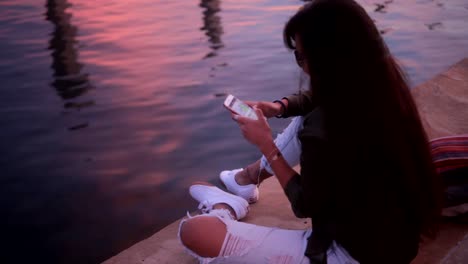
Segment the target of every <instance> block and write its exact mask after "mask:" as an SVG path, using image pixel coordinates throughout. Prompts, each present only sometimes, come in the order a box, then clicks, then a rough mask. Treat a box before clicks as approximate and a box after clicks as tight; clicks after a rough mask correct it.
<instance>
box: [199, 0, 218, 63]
mask: <svg viewBox="0 0 468 264" xmlns="http://www.w3.org/2000/svg"><path fill="white" fill-rule="evenodd" d="M220 4H221V3H220V0H202V1H201V3H200V6H201V7H202V8H204V10H203V27H202V28H201V30H203V31H205V35H207V36H208V41H209V42H210V43H211V44H210V48H211V49H212V50H211V52H209V53H208V54H206V56H205V58H209V57H213V56H216V55H217V54H216V51H217V50H218V49H220V48H222V47H224V45H223V42H222V40H221V35H222V34H223V27H222V26H221V17H220V16H219V15H217V13H218V12H219V11H220V10H221V8H220Z"/></svg>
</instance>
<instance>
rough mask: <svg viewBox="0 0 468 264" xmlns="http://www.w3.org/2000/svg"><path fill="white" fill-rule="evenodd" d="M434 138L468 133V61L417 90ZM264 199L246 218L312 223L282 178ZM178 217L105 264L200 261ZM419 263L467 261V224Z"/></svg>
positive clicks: (426, 249)
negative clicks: (182, 239) (300, 214)
mask: <svg viewBox="0 0 468 264" xmlns="http://www.w3.org/2000/svg"><path fill="white" fill-rule="evenodd" d="M412 92H413V96H414V98H415V100H416V103H417V105H418V108H419V110H420V113H421V116H422V118H423V123H424V126H425V129H426V130H427V133H428V135H429V137H430V138H431V139H432V138H436V137H442V136H450V135H456V134H468V59H464V60H462V61H461V62H459V63H457V64H456V65H454V66H453V67H451V68H450V69H448V70H447V71H446V72H444V73H442V74H440V75H438V76H436V77H435V78H434V79H432V80H430V81H428V82H426V83H425V84H423V85H420V86H418V87H416V88H414V89H413V90H412ZM260 192H261V198H260V201H259V202H258V203H257V204H254V205H252V206H251V210H250V213H249V215H248V217H247V218H246V219H245V220H244V221H245V222H249V223H254V224H258V225H265V226H277V227H281V228H290V229H303V228H306V227H309V226H310V222H309V221H306V220H304V219H297V218H296V217H295V216H294V215H293V213H292V211H291V207H290V204H289V202H288V200H287V199H286V196H285V195H284V193H283V190H282V189H281V187H280V185H279V183H278V181H277V180H276V179H275V178H274V177H272V178H270V179H268V180H266V181H265V182H264V183H262V186H261V187H260ZM179 222H180V220H179V221H176V222H174V223H172V224H171V225H169V226H167V227H166V228H164V229H162V230H161V231H159V232H158V233H156V234H154V235H153V236H151V237H150V238H148V239H146V240H143V241H141V242H139V243H137V244H135V245H133V246H132V247H130V248H129V249H127V250H124V251H123V252H121V253H120V254H118V255H116V256H114V257H112V258H110V259H109V260H107V261H105V262H104V263H106V264H124V263H125V264H137V263H154V264H156V263H158V264H165V263H171V264H172V263H196V261H195V259H193V258H192V257H190V256H189V255H188V254H186V253H185V252H184V250H183V248H182V246H181V245H180V244H179V241H178V238H177V229H178V225H179ZM413 263H414V264H432V263H443V264H455V263H457V264H462V263H468V225H460V224H454V223H444V224H443V226H442V229H441V231H440V235H439V236H438V238H437V239H436V240H433V241H426V242H424V243H423V245H422V247H421V249H420V252H419V254H418V256H417V258H416V259H415V260H414V261H413Z"/></svg>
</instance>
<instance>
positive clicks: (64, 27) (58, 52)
mask: <svg viewBox="0 0 468 264" xmlns="http://www.w3.org/2000/svg"><path fill="white" fill-rule="evenodd" d="M69 6H70V4H69V3H68V2H67V0H47V3H46V8H47V12H46V19H47V20H49V21H50V22H51V23H52V24H54V26H55V28H54V31H53V32H52V34H51V36H52V38H51V39H50V41H49V49H50V50H52V60H53V62H52V66H51V67H52V69H53V70H54V81H53V82H52V86H54V87H55V89H56V90H57V93H58V94H59V95H60V96H61V97H62V98H63V99H73V98H76V97H78V96H80V95H82V94H84V93H86V92H87V91H88V90H89V89H90V88H91V85H90V83H89V80H88V75H87V74H83V73H81V69H82V68H83V65H81V64H80V63H79V62H78V50H77V49H76V47H75V45H76V44H77V41H76V40H75V37H76V34H77V28H76V27H75V26H73V25H72V24H71V21H70V20H71V14H69V13H67V12H66V9H67V8H68V7H69ZM89 105H92V102H85V103H71V102H69V103H67V104H65V107H78V108H81V107H84V106H89Z"/></svg>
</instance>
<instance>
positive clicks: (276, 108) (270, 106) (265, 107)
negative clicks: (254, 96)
mask: <svg viewBox="0 0 468 264" xmlns="http://www.w3.org/2000/svg"><path fill="white" fill-rule="evenodd" d="M245 103H246V104H248V105H249V106H251V107H254V106H256V107H257V108H258V109H260V110H262V112H263V115H264V116H265V117H266V118H270V117H274V116H277V115H281V114H283V109H282V107H281V105H280V104H278V103H272V102H264V101H260V102H257V101H247V102H245Z"/></svg>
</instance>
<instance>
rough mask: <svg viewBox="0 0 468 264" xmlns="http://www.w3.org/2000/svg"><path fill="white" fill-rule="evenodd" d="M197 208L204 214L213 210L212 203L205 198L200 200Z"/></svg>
mask: <svg viewBox="0 0 468 264" xmlns="http://www.w3.org/2000/svg"><path fill="white" fill-rule="evenodd" d="M198 209H200V210H201V211H202V212H203V213H205V214H206V213H209V212H210V211H211V210H213V204H212V203H211V202H210V201H208V200H205V201H202V202H200V204H199V205H198Z"/></svg>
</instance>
